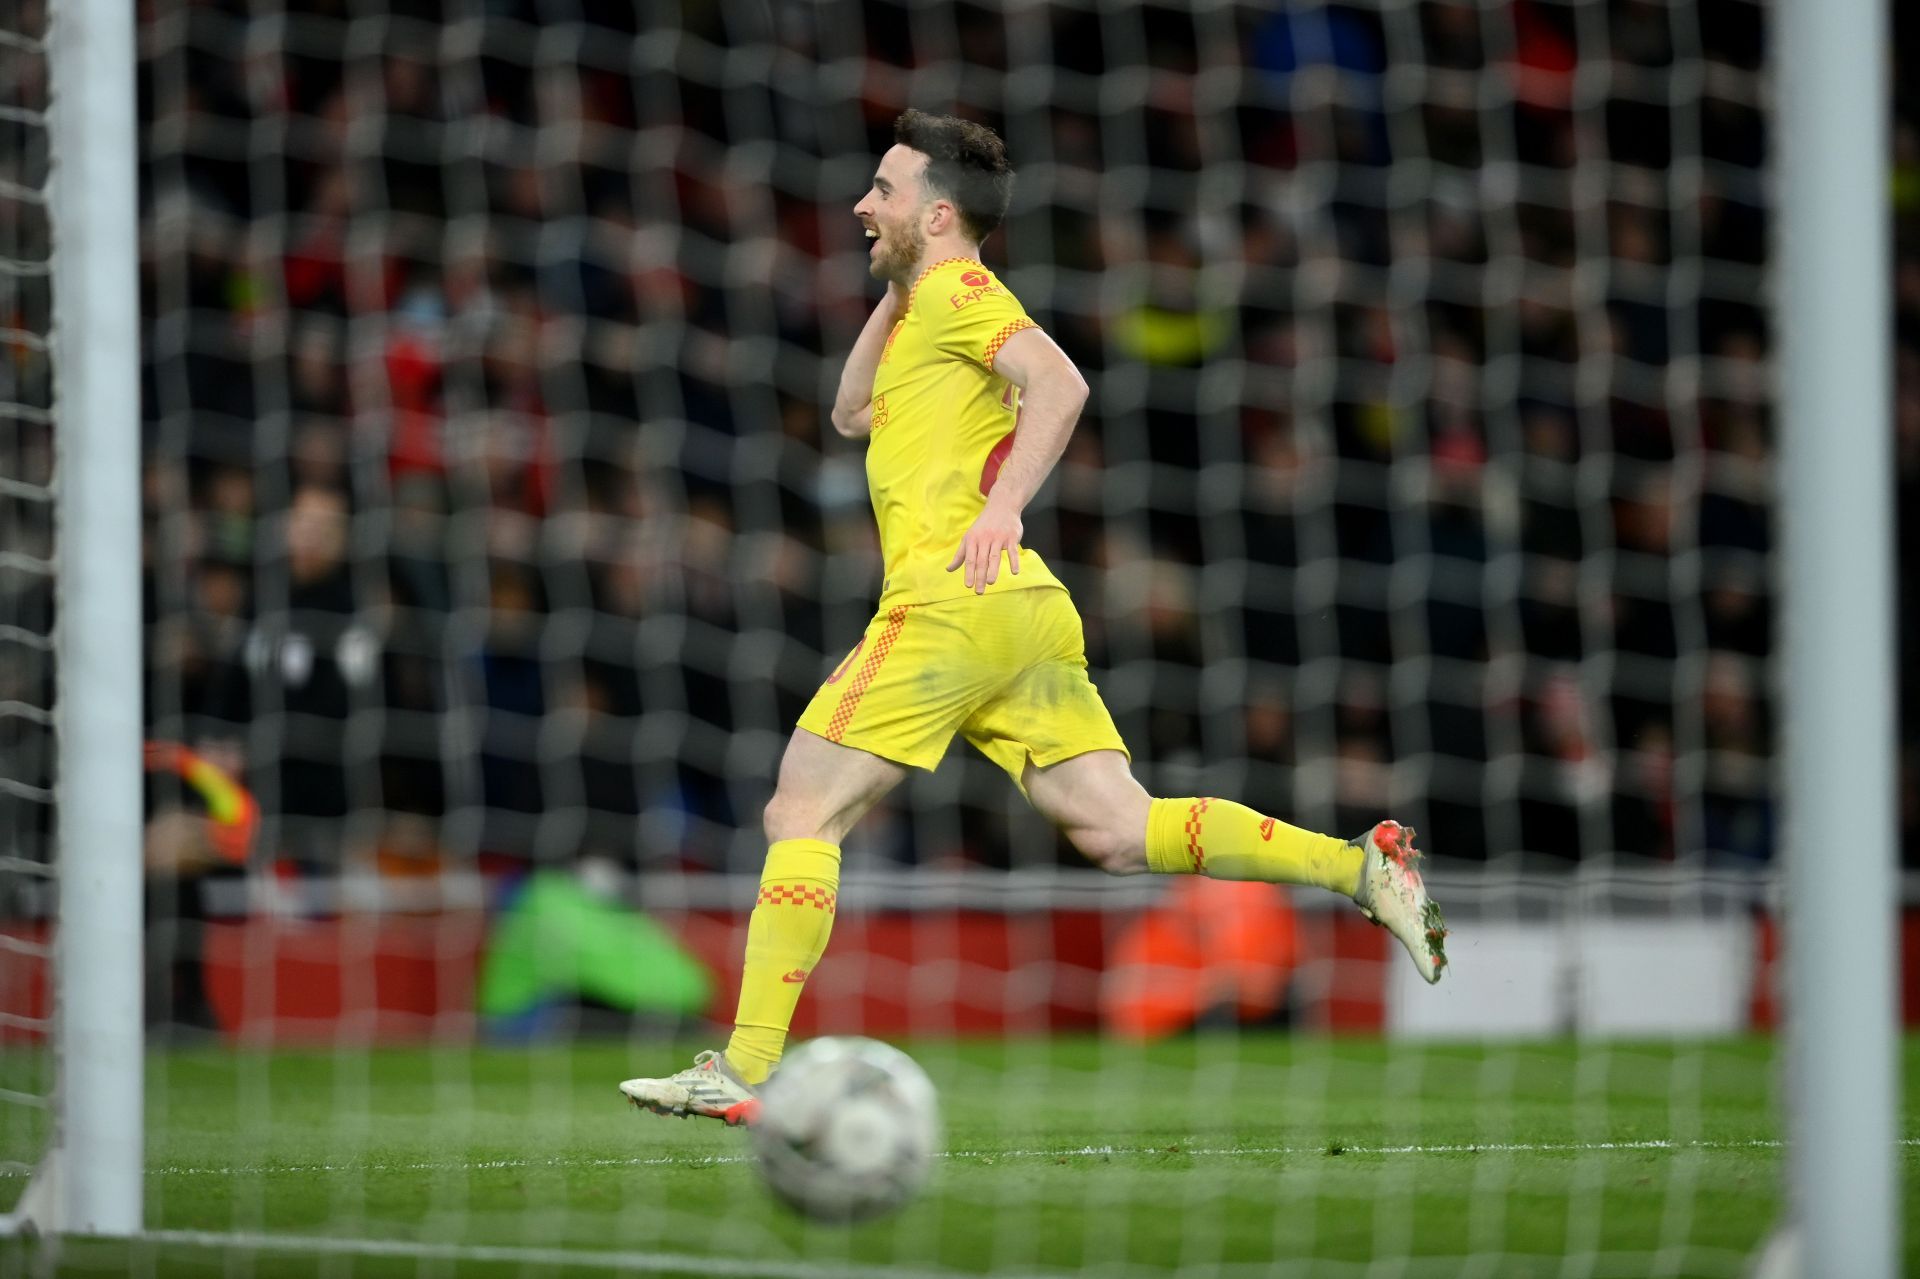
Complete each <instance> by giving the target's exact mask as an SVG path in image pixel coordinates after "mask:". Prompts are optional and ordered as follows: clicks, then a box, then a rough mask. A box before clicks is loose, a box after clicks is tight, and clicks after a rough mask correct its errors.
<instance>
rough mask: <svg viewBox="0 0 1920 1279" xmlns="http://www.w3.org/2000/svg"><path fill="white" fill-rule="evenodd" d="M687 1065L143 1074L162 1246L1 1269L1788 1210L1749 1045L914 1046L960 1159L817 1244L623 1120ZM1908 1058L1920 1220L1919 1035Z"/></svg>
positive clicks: (1531, 1228)
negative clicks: (899, 1203) (648, 1092)
mask: <svg viewBox="0 0 1920 1279" xmlns="http://www.w3.org/2000/svg"><path fill="white" fill-rule="evenodd" d="M693 1046H697V1045H692V1046H690V1045H672V1046H667V1045H659V1044H647V1045H627V1044H621V1043H605V1042H585V1043H579V1044H575V1045H572V1046H568V1047H538V1048H531V1049H509V1048H485V1049H479V1050H471V1051H469V1050H466V1049H432V1050H400V1049H386V1050H376V1051H373V1052H371V1053H364V1052H359V1051H354V1052H341V1053H339V1054H331V1053H324V1052H321V1053H293V1052H285V1051H281V1052H275V1053H265V1052H248V1051H234V1052H229V1051H224V1050H217V1049H202V1050H192V1051H184V1050H171V1051H158V1052H155V1053H154V1054H153V1055H152V1057H151V1059H150V1062H149V1070H148V1087H149V1099H148V1125H149V1132H148V1150H147V1164H148V1174H147V1180H146V1187H147V1209H146V1210H147V1222H148V1225H149V1227H150V1228H151V1229H153V1230H155V1231H159V1232H164V1233H163V1235H162V1237H160V1238H157V1239H151V1240H142V1241H140V1242H136V1243H132V1244H129V1243H125V1242H105V1241H66V1242H65V1243H63V1244H62V1245H60V1246H59V1247H58V1248H55V1247H53V1246H52V1245H50V1244H45V1243H42V1244H38V1245H35V1244H30V1243H20V1242H15V1243H12V1244H9V1245H6V1246H5V1248H4V1249H0V1271H6V1272H9V1273H17V1272H19V1269H25V1268H27V1267H29V1266H33V1267H35V1268H39V1269H43V1270H54V1271H57V1272H58V1273H61V1274H101V1275H105V1274H125V1273H133V1274H148V1275H175V1274H181V1275H185V1274H203V1273H209V1272H214V1273H222V1274H226V1275H233V1276H238V1275H248V1274H261V1275H282V1274H286V1275H313V1276H337V1275H348V1274H352V1275H388V1274H405V1275H413V1274H422V1275H436V1276H441V1275H455V1274H458V1275H467V1274H474V1275H481V1274H501V1275H507V1274H542V1275H547V1274H567V1273H583V1274H584V1273H601V1274H606V1273H615V1272H626V1273H660V1274H700V1275H709V1276H710V1275H755V1274H767V1275H790V1276H805V1277H811V1276H821V1277H825V1276H835V1275H858V1274H862V1273H880V1272H881V1271H882V1268H888V1269H887V1270H886V1273H938V1272H942V1271H952V1272H970V1273H1007V1274H1079V1273H1098V1272H1105V1273H1116V1274H1118V1273H1149V1272H1154V1271H1162V1270H1178V1269H1185V1270H1188V1271H1190V1272H1192V1273H1196V1274H1202V1273H1204V1274H1235V1273H1244V1274H1248V1275H1253V1274H1262V1275H1265V1274H1288V1273H1292V1274H1333V1275H1339V1274H1356V1275H1357V1274H1360V1273H1362V1272H1363V1271H1364V1269H1365V1263H1366V1262H1367V1261H1369V1259H1376V1258H1389V1257H1411V1258H1414V1259H1415V1260H1414V1262H1413V1263H1412V1264H1411V1265H1409V1266H1407V1267H1405V1268H1404V1269H1399V1270H1396V1271H1395V1273H1404V1274H1436V1275H1438V1274H1458V1273H1462V1272H1463V1271H1468V1270H1470V1272H1471V1273H1475V1274H1481V1275H1545V1274H1561V1273H1568V1272H1567V1271H1564V1270H1563V1269H1562V1264H1561V1260H1560V1259H1561V1258H1564V1257H1568V1256H1573V1257H1580V1258H1585V1259H1586V1261H1584V1262H1582V1263H1580V1264H1578V1265H1577V1266H1576V1270H1577V1272H1578V1273H1581V1274H1587V1275H1634V1276H1641V1275H1656V1274H1659V1275H1735V1274H1739V1273H1741V1272H1742V1270H1743V1269H1744V1268H1745V1265H1746V1263H1747V1260H1748V1259H1749V1257H1750V1254H1751V1253H1752V1252H1753V1251H1754V1250H1755V1249H1756V1247H1757V1246H1758V1245H1759V1244H1760V1242H1761V1241H1762V1240H1763V1238H1764V1237H1765V1235H1766V1232H1767V1230H1768V1228H1769V1225H1770V1223H1771V1222H1772V1221H1773V1220H1774V1218H1775V1216H1776V1214H1777V1212H1778V1210H1779V1207H1780V1201H1781V1177H1782V1171H1783V1155H1782V1151H1781V1149H1780V1147H1779V1145H1778V1144H1777V1139H1778V1137H1779V1135H1780V1130H1779V1117H1778V1113H1777V1108H1776V1105H1775V1101H1774V1099H1775V1096H1776V1092H1777V1087H1778V1084H1777V1080H1776V1070H1775V1061H1774V1054H1775V1052H1776V1045H1774V1044H1773V1043H1771V1042H1769V1041H1764V1040H1729V1041H1711V1042H1705V1043H1685V1044H1677V1045H1676V1044H1642V1043H1636V1044H1621V1043H1595V1042H1588V1043H1573V1042H1558V1043H1545V1044H1521V1045H1501V1046H1481V1045H1457V1046H1413V1045H1406V1044H1388V1043H1381V1042H1375V1041H1364V1040H1330V1039H1324V1038H1318V1037H1311V1036H1296V1037H1288V1036H1284V1035H1278V1034H1250V1035H1237V1036H1236V1035H1205V1036H1201V1037H1197V1038H1189V1039H1183V1040H1179V1041H1175V1042H1170V1043H1165V1044H1160V1045H1156V1046H1153V1047H1149V1048H1138V1047H1129V1046H1123V1045H1118V1044H1114V1043H1110V1042H1102V1041H1099V1040H1095V1039H1091V1038H1057V1039H1036V1040H1023V1041H1021V1040H1016V1041H1007V1042H999V1041H996V1042H990V1043H985V1042H978V1043H952V1042H942V1041H925V1042H921V1043H918V1044H912V1045H908V1047H909V1048H910V1050H911V1051H913V1052H914V1054H915V1055H916V1057H917V1058H918V1059H919V1060H920V1061H921V1063H922V1064H923V1065H924V1066H925V1067H926V1068H927V1070H928V1072H929V1073H930V1074H931V1075H932V1076H933V1078H934V1081H935V1083H936V1084H937V1085H938V1086H939V1088H940V1092H941V1097H942V1102H943V1106H944V1108H945V1113H946V1121H947V1135H948V1146H949V1147H950V1153H949V1155H948V1157H946V1158H945V1159H943V1160H942V1161H941V1164H940V1167H939V1168H938V1170H937V1172H936V1180H935V1182H934V1185H933V1186H932V1188H931V1189H930V1191H929V1192H928V1193H927V1194H926V1195H924V1196H923V1197H922V1198H921V1199H919V1200H918V1201H916V1202H915V1203H914V1204H912V1205H910V1206H909V1207H908V1208H907V1209H906V1210H905V1211H903V1212H901V1213H900V1214H898V1215H896V1216H894V1217H891V1218H888V1219H885V1220H882V1221H879V1222H875V1223H871V1224H868V1225H865V1226H860V1227H855V1228H829V1227H823V1226H817V1225H809V1224H807V1223H804V1222H802V1221H800V1220H798V1219H796V1218H794V1217H793V1216H791V1215H789V1214H788V1213H786V1212H785V1211H784V1210H782V1209H780V1208H778V1207H776V1206H775V1205H774V1204H773V1202H772V1201H771V1200H770V1199H768V1198H767V1196H766V1195H765V1193H764V1192H763V1191H762V1190H761V1189H760V1187H759V1185H758V1183H757V1182H756V1180H755V1177H754V1173H753V1170H752V1167H751V1165H750V1164H749V1163H748V1162H747V1161H746V1159H745V1157H744V1156H745V1144H744V1139H743V1137H742V1135H741V1134H740V1133H738V1132H732V1131H727V1130H725V1129H722V1128H721V1127H720V1126H719V1125H717V1124H712V1123H705V1122H699V1121H680V1120H674V1119H662V1118H660V1117H657V1116H653V1115H646V1114H641V1113H639V1112H637V1111H633V1110H630V1109H629V1108H627V1107H626V1106H625V1105H623V1104H622V1103H621V1101H620V1099H619V1097H618V1095H617V1094H616V1092H615V1090H614V1085H615V1083H616V1082H617V1081H618V1080H620V1079H621V1078H623V1077H624V1076H626V1075H628V1074H632V1073H638V1072H639V1071H641V1070H642V1069H646V1070H656V1069H665V1068H668V1067H670V1066H672V1065H673V1064H674V1063H676V1062H679V1061H681V1060H683V1059H684V1058H685V1056H686V1055H687V1052H688V1051H690V1048H691V1047H693ZM1904 1064H1905V1078H1906V1081H1907V1082H1906V1093H1905V1099H1904V1100H1905V1112H1904V1113H1905V1116H1906V1117H1905V1121H1904V1128H1903V1132H1902V1133H1901V1134H1899V1135H1900V1136H1901V1138H1902V1144H1901V1145H1900V1147H1899V1157H1900V1163H1901V1167H1902V1170H1903V1175H1904V1178H1905V1189H1904V1202H1903V1207H1904V1215H1905V1217H1906V1219H1907V1220H1908V1221H1920V1168H1917V1167H1916V1162H1917V1161H1920V1146H1916V1145H1915V1143H1914V1134H1915V1132H1916V1128H1920V1122H1917V1117H1920V1087H1917V1086H1916V1081H1920V1071H1916V1070H1915V1067H1916V1065H1920V1041H1909V1042H1908V1043H1907V1044H1906V1046H1905V1063H1904ZM14 1136H15V1137H16V1138H18V1136H19V1134H18V1133H17V1132H16V1133H15V1134H14ZM10 1144H15V1145H16V1146H17V1144H18V1143H17V1141H16V1142H15V1143H10ZM10 1153H16V1154H18V1153H24V1152H23V1151H20V1150H17V1149H16V1150H15V1151H13V1152H10ZM7 1184H10V1185H11V1186H12V1190H11V1192H10V1193H11V1194H17V1193H18V1188H19V1185H20V1184H21V1183H20V1179H19V1178H17V1177H16V1178H12V1179H10V1181H9V1182H8V1183H7ZM194 1232H211V1233H219V1234H232V1233H235V1232H237V1233H238V1234H239V1235H241V1236H247V1237H248V1238H245V1239H243V1240H242V1241H241V1242H240V1243H239V1244H238V1245H232V1244H223V1243H220V1242H217V1241H210V1240H205V1239H201V1238H199V1237H198V1236H197V1235H196V1234H195V1233H194ZM260 1235H275V1236H288V1237H293V1239H294V1240H297V1241H298V1242H274V1243H268V1242H266V1241H263V1240H260V1239H257V1238H252V1236H260ZM315 1240H326V1241H333V1243H331V1244H326V1245H322V1244H316V1243H314V1242H313V1241H315ZM1917 1243H1920V1241H1917V1240H1915V1239H1914V1238H1913V1237H1912V1236H1910V1237H1909V1239H1908V1241H1907V1243H1906V1252H1905V1260H1906V1263H1907V1268H1908V1270H1909V1271H1910V1272H1916V1273H1920V1247H1917V1246H1916V1244H1917ZM1466 1258H1472V1259H1473V1262H1472V1264H1471V1266H1470V1267H1469V1266H1468V1265H1467V1263H1466V1262H1464V1261H1463V1259H1466ZM1587 1262H1590V1263H1591V1264H1587Z"/></svg>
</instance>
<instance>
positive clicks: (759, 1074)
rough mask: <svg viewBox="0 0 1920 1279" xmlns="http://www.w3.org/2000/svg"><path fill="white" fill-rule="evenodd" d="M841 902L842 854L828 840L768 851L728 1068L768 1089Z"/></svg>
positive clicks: (787, 843)
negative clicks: (802, 993) (769, 1076)
mask: <svg viewBox="0 0 1920 1279" xmlns="http://www.w3.org/2000/svg"><path fill="white" fill-rule="evenodd" d="M839 896H840V850H839V849H838V848H835V847H834V846H833V845H832V844H829V843H827V842H826V841H825V840H819V839H783V840H780V841H778V842H776V843H775V844H774V845H773V846H772V847H770V848H768V849H767V862H766V866H765V868H764V869H762V870H761V872H760V897H759V900H758V901H756V902H755V903H754V907H753V914H752V916H751V917H750V918H749V919H748V920H747V967H746V971H745V972H743V973H742V974H741V975H740V1005H739V1009H738V1011H736V1012H735V1013H734V1017H733V1038H731V1039H729V1040H728V1041H727V1064H728V1065H730V1066H732V1067H733V1069H734V1070H735V1072H736V1073H738V1074H739V1076H740V1078H742V1079H744V1080H746V1081H747V1082H748V1083H750V1084H761V1083H765V1082H766V1078H767V1076H768V1075H769V1074H771V1073H773V1068H774V1066H775V1064H777V1063H778V1062H779V1060H780V1054H781V1053H782V1052H783V1051H785V1049H786V1046H787V1027H788V1026H789V1025H791V1024H792V1023H793V1010H794V1007H795V1006H796V1005H798V1004H799V1002H800V992H801V991H802V990H804V989H805V988H806V985H805V983H806V980H807V975H808V974H809V973H811V972H812V971H813V966H814V965H815V964H817V963H819V962H820V956H821V955H823V954H825V953H826V949H827V935H828V934H829V933H831V932H832V931H833V908H834V902H835V900H836V899H837V898H838V897H839Z"/></svg>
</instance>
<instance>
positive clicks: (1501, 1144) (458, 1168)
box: [147, 1137, 1920, 1177]
mask: <svg viewBox="0 0 1920 1279" xmlns="http://www.w3.org/2000/svg"><path fill="white" fill-rule="evenodd" d="M1898 1144H1899V1145H1902V1146H1916V1145H1920V1137H1902V1138H1899V1139H1898ZM1334 1145H1338V1146H1339V1150H1340V1153H1341V1154H1343V1155H1466V1154H1476V1155H1499V1154H1548V1155H1554V1154H1565V1155H1578V1154H1589V1153H1592V1154H1601V1153H1607V1152H1614V1151H1636V1150H1673V1151H1684V1150H1705V1151H1730V1150H1779V1149H1782V1148H1783V1146H1784V1145H1785V1143H1783V1142H1781V1141H1778V1140H1776V1139H1773V1138H1766V1137H1759V1138H1752V1139H1749V1140H1745V1141H1673V1140H1669V1139H1665V1138H1646V1139H1641V1140H1626V1141H1478V1142H1455V1143H1442V1144H1436V1145H1406V1146H1358V1145H1346V1144H1344V1143H1333V1142H1329V1143H1327V1144H1326V1145H1320V1146H1185V1145H1180V1144H1170V1145H1168V1146H1071V1147H1061V1148H1058V1149H1051V1150H948V1151H944V1152H942V1154H941V1157H942V1158H944V1159H957V1160H966V1161H969V1162H983V1163H984V1162H988V1161H991V1160H996V1159H1090V1158H1113V1157H1114V1156H1121V1157H1129V1156H1141V1155H1191V1156H1195V1157H1198V1158H1204V1159H1221V1158H1236V1157H1240V1158H1244V1157H1246V1156H1255V1157H1260V1156H1275V1155H1325V1154H1328V1153H1329V1152H1330V1150H1331V1148H1332V1147H1333V1146H1334ZM747 1159H748V1156H746V1155H696V1154H685V1155H632V1156H627V1157H623V1158H608V1157H604V1156H602V1157H597V1158H596V1157H587V1156H578V1155H555V1156H551V1157H549V1158H546V1159H525V1158H517V1159H474V1160H464V1161H460V1162H439V1163H434V1162H426V1161H422V1162H418V1163H354V1162H346V1163H317V1164H278V1165H276V1164H258V1165H245V1166H231V1167H207V1166H202V1165H196V1164H161V1165H157V1166H155V1167H151V1168H148V1169H147V1172H148V1173H149V1174H150V1175H153V1176H159V1177H188V1176H213V1177H241V1176H245V1177H258V1176H264V1175H270V1174H274V1173H316V1172H345V1173H389V1172H489V1171H496V1170H507V1169H531V1168H656V1167H677V1168H701V1167H709V1166H714V1165H721V1164H738V1163H745V1162H747Z"/></svg>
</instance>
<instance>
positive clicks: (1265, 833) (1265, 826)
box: [1260, 817, 1273, 842]
mask: <svg viewBox="0 0 1920 1279" xmlns="http://www.w3.org/2000/svg"><path fill="white" fill-rule="evenodd" d="M1260 838H1261V839H1264V840H1267V841H1269V842H1271V841H1272V840H1273V818H1271V817H1269V818H1267V820H1266V821H1264V822H1261V823H1260Z"/></svg>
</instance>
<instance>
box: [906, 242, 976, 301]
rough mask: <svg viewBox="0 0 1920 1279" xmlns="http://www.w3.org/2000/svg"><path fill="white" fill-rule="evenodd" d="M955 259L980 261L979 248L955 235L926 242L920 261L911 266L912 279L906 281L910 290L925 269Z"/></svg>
mask: <svg viewBox="0 0 1920 1279" xmlns="http://www.w3.org/2000/svg"><path fill="white" fill-rule="evenodd" d="M955 258H967V259H970V260H972V261H974V262H978V261H979V260H980V246H979V245H977V244H974V243H971V242H969V241H967V240H963V239H961V238H960V237H959V236H957V235H943V236H941V237H940V238H939V239H937V240H928V241H927V247H926V250H925V251H924V252H922V253H921V254H920V260H919V261H918V262H915V263H914V264H913V277H912V278H911V279H909V280H908V281H907V287H908V288H912V287H913V286H914V285H916V284H918V283H919V282H920V277H921V276H923V275H925V274H926V273H927V268H929V267H932V266H938V265H939V264H940V263H942V262H951V261H953V260H954V259H955Z"/></svg>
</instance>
